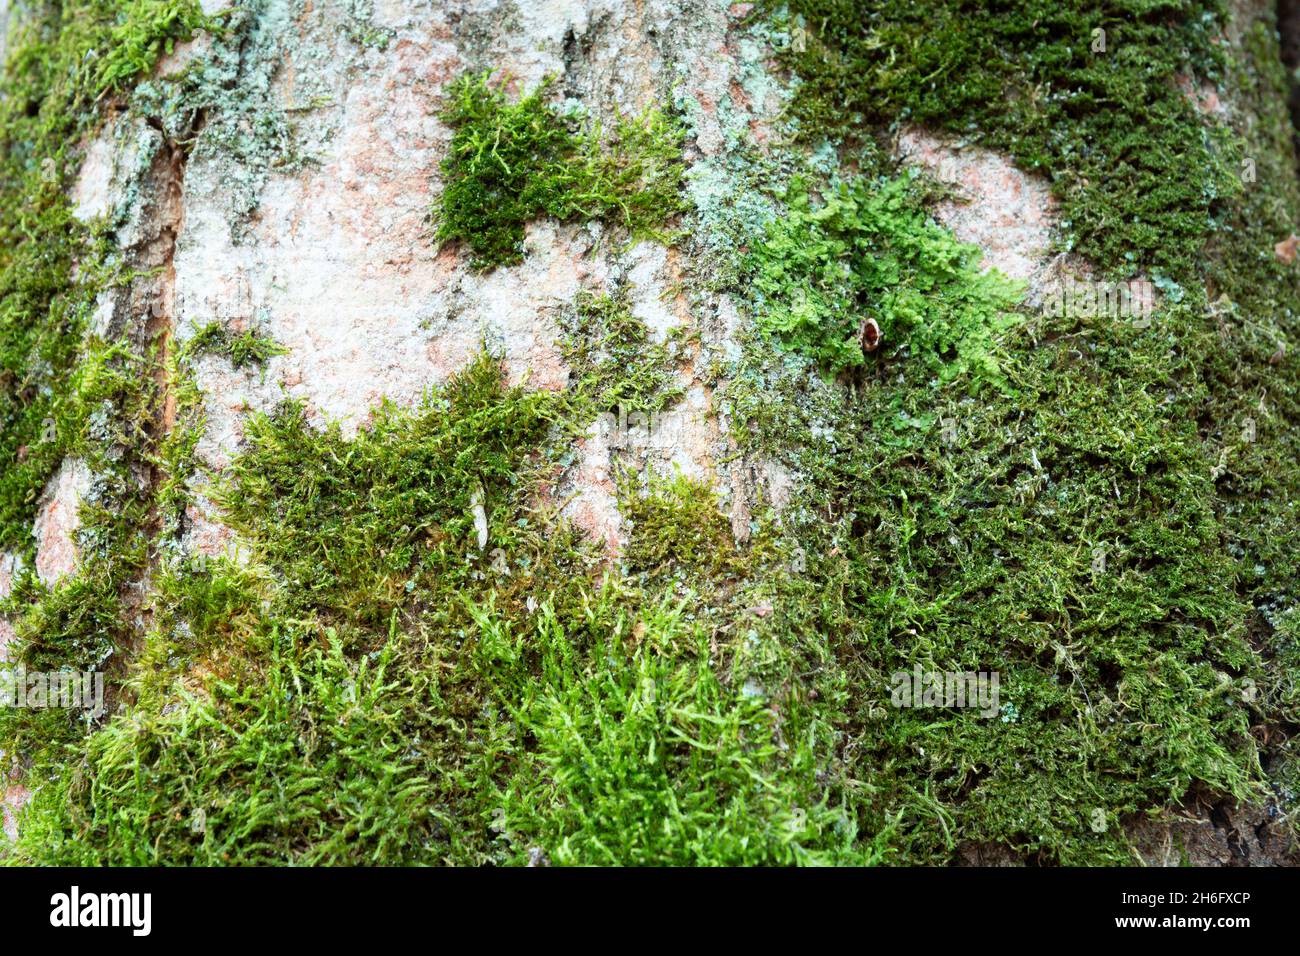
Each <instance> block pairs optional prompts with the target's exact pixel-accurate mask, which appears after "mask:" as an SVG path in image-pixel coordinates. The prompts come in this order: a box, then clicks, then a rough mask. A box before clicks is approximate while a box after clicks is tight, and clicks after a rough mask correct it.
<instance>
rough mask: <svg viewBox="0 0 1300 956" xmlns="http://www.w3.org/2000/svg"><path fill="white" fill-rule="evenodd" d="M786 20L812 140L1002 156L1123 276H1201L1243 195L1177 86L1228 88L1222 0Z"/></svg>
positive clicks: (928, 3) (800, 110) (983, 7)
mask: <svg viewBox="0 0 1300 956" xmlns="http://www.w3.org/2000/svg"><path fill="white" fill-rule="evenodd" d="M766 6H767V7H768V8H769V9H772V8H777V6H778V5H777V4H776V3H769V4H767V5H766ZM780 7H781V8H783V9H787V10H788V14H789V19H788V20H784V19H783V22H784V23H787V24H788V25H789V26H790V28H791V33H792V35H793V36H795V37H797V38H798V40H799V41H801V42H791V43H790V44H789V45H788V47H787V49H786V52H785V62H786V63H787V65H788V66H789V67H790V69H792V70H793V71H794V72H795V73H796V74H797V75H798V77H799V79H800V81H801V83H800V85H799V88H798V90H797V91H796V94H795V102H794V105H793V109H792V113H793V116H794V117H796V118H797V120H798V122H799V124H800V127H801V131H802V133H803V134H804V135H805V136H807V137H808V138H810V139H813V140H815V139H816V138H818V137H820V136H823V135H831V136H835V137H848V138H850V139H853V138H857V137H861V136H862V135H863V134H864V131H866V130H869V129H871V128H873V127H881V126H888V125H891V124H898V123H913V124H921V125H931V126H935V127H938V128H941V129H946V130H950V131H951V132H953V133H956V134H958V135H960V136H962V137H965V138H967V139H976V140H979V141H981V142H983V143H984V144H986V145H988V146H992V147H994V148H998V149H1002V150H1005V151H1007V152H1008V153H1009V154H1010V155H1011V157H1012V158H1013V159H1014V160H1015V161H1016V163H1017V165H1019V166H1020V167H1022V168H1023V169H1026V170H1030V171H1033V172H1040V173H1042V174H1044V175H1046V176H1047V177H1048V178H1049V179H1050V180H1051V182H1052V187H1053V190H1054V191H1055V192H1056V194H1057V195H1058V196H1059V197H1060V198H1061V200H1062V207H1061V217H1062V220H1063V223H1064V224H1065V225H1066V227H1067V230H1068V235H1069V237H1070V243H1071V245H1072V248H1073V250H1074V251H1076V252H1078V253H1080V254H1081V255H1083V256H1084V257H1086V258H1088V259H1090V260H1092V261H1093V262H1094V263H1096V264H1097V265H1098V266H1100V267H1102V268H1105V269H1107V270H1109V271H1112V272H1114V273H1116V274H1120V275H1122V276H1125V277H1127V276H1128V275H1131V274H1133V273H1134V272H1136V271H1138V270H1140V269H1154V270H1158V271H1160V272H1163V273H1165V274H1166V275H1169V276H1171V277H1173V278H1176V279H1180V280H1181V279H1184V278H1187V277H1189V276H1190V275H1192V274H1194V273H1195V272H1196V270H1197V268H1198V262H1199V260H1198V255H1199V252H1200V250H1201V248H1202V247H1203V245H1204V243H1205V236H1206V232H1207V228H1208V226H1209V224H1210V220H1211V214H1212V212H1213V210H1214V208H1215V205H1216V202H1217V201H1218V200H1220V199H1222V198H1224V197H1226V196H1231V195H1233V194H1234V193H1235V192H1237V191H1239V189H1240V184H1239V183H1238V181H1237V179H1236V169H1237V163H1238V160H1239V156H1238V154H1237V152H1236V151H1235V150H1234V149H1232V148H1231V147H1230V144H1229V143H1228V141H1227V139H1226V138H1225V137H1223V136H1222V135H1220V134H1218V133H1215V132H1214V131H1213V130H1211V129H1209V128H1207V126H1206V125H1205V124H1203V123H1202V121H1201V119H1200V118H1199V117H1198V116H1197V114H1196V111H1195V108H1194V107H1193V106H1192V104H1191V102H1190V101H1189V99H1188V97H1186V96H1185V95H1184V94H1183V92H1182V91H1181V90H1180V89H1179V87H1178V84H1177V82H1176V78H1177V77H1178V76H1179V75H1182V76H1184V77H1193V78H1203V79H1207V80H1209V81H1212V82H1213V81H1218V80H1220V79H1221V78H1222V76H1223V71H1224V62H1225V58H1224V54H1223V49H1222V47H1221V46H1220V45H1219V44H1218V43H1217V42H1216V38H1217V36H1218V34H1219V33H1220V31H1221V29H1222V23H1223V19H1224V7H1223V4H1222V3H1221V2H1218V0H1209V2H1197V0H1072V2H1069V3H1061V2H1059V0H1014V2H1011V3H1005V4H999V5H997V6H990V5H988V4H980V3H953V2H950V0H922V2H917V3H906V4H900V3H896V2H892V0H792V2H790V3H788V4H781V5H780ZM784 16H785V15H784V14H782V17H784ZM1099 30H1100V31H1104V44H1105V49H1104V51H1103V50H1101V49H1100V44H1099V41H1101V40H1102V36H1101V34H1098V33H1096V32H1095V31H1099ZM1094 47H1098V49H1096V50H1094Z"/></svg>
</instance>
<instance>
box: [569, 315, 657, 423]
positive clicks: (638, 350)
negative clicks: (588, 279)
mask: <svg viewBox="0 0 1300 956" xmlns="http://www.w3.org/2000/svg"><path fill="white" fill-rule="evenodd" d="M563 331H564V333H565V337H564V341H563V343H562V348H563V353H564V360H565V363H566V364H567V365H568V366H569V370H570V379H571V381H572V382H573V383H574V384H573V386H572V387H573V390H574V392H575V393H576V394H575V396H574V398H575V399H577V400H579V401H586V402H589V403H590V405H591V406H592V407H593V408H594V409H596V410H597V411H598V412H608V413H611V414H617V413H618V412H619V411H620V410H622V411H623V412H627V413H631V412H656V411H660V410H662V409H664V408H667V407H668V406H670V405H672V404H673V403H674V402H675V401H676V400H677V399H678V398H679V397H680V396H681V386H680V385H679V384H678V383H677V375H676V370H675V366H676V363H677V360H678V351H679V350H678V346H679V345H680V344H681V343H680V342H679V341H678V340H677V339H676V338H670V339H669V340H668V341H667V342H663V343H657V342H653V341H652V340H651V337H650V330H649V329H648V328H646V324H645V323H644V322H643V321H641V320H640V319H639V318H637V317H636V316H635V315H633V314H632V310H631V308H630V306H629V305H628V302H627V295H626V292H625V291H622V290H620V291H619V292H618V293H616V294H615V295H613V296H609V295H594V294H592V293H589V292H581V293H579V294H578V298H577V300H576V302H575V303H574V307H573V311H572V312H571V313H569V314H568V315H566V316H565V319H564V322H563Z"/></svg>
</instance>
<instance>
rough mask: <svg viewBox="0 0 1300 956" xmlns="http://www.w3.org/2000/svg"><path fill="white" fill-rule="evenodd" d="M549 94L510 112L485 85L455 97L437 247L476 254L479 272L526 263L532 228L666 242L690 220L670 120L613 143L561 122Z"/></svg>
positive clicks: (478, 79)
mask: <svg viewBox="0 0 1300 956" xmlns="http://www.w3.org/2000/svg"><path fill="white" fill-rule="evenodd" d="M548 93H549V89H548V86H547V85H546V84H543V85H542V86H540V87H539V88H537V89H535V90H533V91H532V92H531V93H529V94H527V95H526V96H523V97H522V98H520V99H519V100H518V102H515V103H511V102H510V100H509V98H508V97H507V95H506V93H505V91H504V90H502V89H500V88H497V87H494V86H492V85H490V84H489V82H488V77H487V76H469V77H463V78H462V79H461V80H459V81H458V82H457V83H456V84H455V85H454V86H453V87H452V89H451V91H450V97H451V104H450V106H449V107H448V108H447V110H446V111H445V113H444V114H443V120H444V122H446V123H447V124H448V125H449V126H451V127H452V128H453V129H454V130H455V135H454V136H453V137H452V142H451V150H450V152H449V154H448V156H447V158H446V159H445V160H444V161H443V166H442V171H443V176H444V178H445V186H444V187H443V192H442V199H441V206H440V210H439V212H438V216H437V222H438V228H437V238H438V240H439V241H440V242H446V241H452V240H460V241H463V242H465V243H466V244H468V245H469V247H470V249H471V250H472V251H473V253H474V257H475V263H476V264H477V265H478V266H480V267H483V268H488V267H491V266H497V265H504V264H508V263H513V262H519V261H520V260H521V259H522V258H523V240H524V226H525V224H526V223H528V222H529V221H530V220H532V219H536V218H538V217H540V216H553V217H555V218H556V219H560V220H563V221H568V220H606V221H609V222H613V223H617V224H618V225H620V226H622V227H623V228H624V229H626V230H627V231H628V233H629V234H630V235H632V236H634V237H645V236H662V229H663V227H664V226H665V224H666V223H667V221H668V220H669V219H671V218H672V217H673V216H675V215H677V214H678V213H680V212H682V210H683V206H682V201H681V198H680V191H681V176H682V169H683V166H682V162H681V140H682V133H681V130H680V129H679V128H678V127H677V125H676V124H675V123H674V122H673V121H672V120H671V119H669V118H668V117H666V116H665V115H663V114H662V113H660V112H658V111H655V110H651V111H649V112H647V113H645V114H644V115H642V116H640V117H637V118H627V119H620V120H619V121H618V122H617V123H616V124H615V127H614V129H613V130H611V131H609V135H608V136H606V135H604V133H603V132H602V130H601V129H600V128H599V127H597V126H595V125H592V124H582V123H581V122H580V121H579V120H578V119H577V118H570V117H565V116H563V115H561V114H560V113H559V112H557V111H556V109H555V108H554V107H552V106H550V105H549V104H548V103H547V96H548Z"/></svg>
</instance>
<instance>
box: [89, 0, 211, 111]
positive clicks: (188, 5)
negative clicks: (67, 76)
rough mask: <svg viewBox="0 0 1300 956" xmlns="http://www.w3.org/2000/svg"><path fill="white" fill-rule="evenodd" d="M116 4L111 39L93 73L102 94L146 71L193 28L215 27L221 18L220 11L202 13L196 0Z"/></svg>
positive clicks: (189, 35)
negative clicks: (211, 14)
mask: <svg viewBox="0 0 1300 956" xmlns="http://www.w3.org/2000/svg"><path fill="white" fill-rule="evenodd" d="M118 6H119V8H120V9H119V10H118V13H117V19H116V24H115V25H114V27H113V30H112V34H111V43H110V46H109V47H108V52H107V54H106V55H105V56H104V58H103V59H102V60H101V61H100V63H99V70H98V73H97V75H96V77H95V83H96V85H97V87H98V91H99V92H100V93H101V94H102V93H104V92H105V91H107V90H109V89H116V88H120V87H121V86H122V85H123V84H125V83H126V82H128V81H130V80H133V79H136V78H137V77H140V76H143V75H144V74H147V73H148V72H149V71H150V70H152V69H153V66H154V64H155V63H157V62H158V60H159V59H160V58H161V57H163V56H164V55H170V54H171V52H172V51H173V50H174V49H175V47H176V41H177V40H181V41H185V40H190V39H192V38H193V36H194V31H195V30H199V29H204V30H211V29H214V28H215V27H217V26H218V25H219V23H220V20H221V15H218V16H216V17H208V16H205V15H204V14H203V11H202V10H201V9H200V8H199V5H198V4H197V3H196V2H195V0H128V2H127V3H124V4H119V5H118Z"/></svg>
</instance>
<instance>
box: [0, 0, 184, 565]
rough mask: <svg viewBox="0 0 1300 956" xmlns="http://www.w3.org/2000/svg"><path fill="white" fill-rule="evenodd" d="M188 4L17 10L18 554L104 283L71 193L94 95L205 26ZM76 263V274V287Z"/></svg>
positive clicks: (3, 115) (8, 374)
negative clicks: (87, 324) (88, 321)
mask: <svg viewBox="0 0 1300 956" xmlns="http://www.w3.org/2000/svg"><path fill="white" fill-rule="evenodd" d="M206 22H207V21H206V20H205V19H204V18H203V17H202V16H201V15H200V13H199V11H198V6H197V4H195V3H193V2H176V0H166V2H157V0H150V2H142V0H137V2H134V3H132V4H129V5H127V6H126V7H125V8H123V7H122V6H121V5H120V4H116V3H111V2H107V0H76V2H71V0H68V2H62V3H47V4H40V5H38V6H34V7H31V8H30V9H28V8H24V9H20V10H16V11H15V15H14V18H13V27H12V32H11V36H10V38H9V40H8V43H7V48H6V56H5V64H4V76H3V80H0V84H2V85H3V95H2V96H0V302H2V303H3V304H2V305H0V543H3V545H4V546H6V547H9V548H16V549H18V550H25V548H26V547H27V539H28V537H29V533H30V529H31V521H32V517H33V514H34V512H35V508H36V502H37V499H38V497H39V495H40V491H41V489H42V488H43V486H44V485H45V483H46V481H47V480H48V479H49V477H50V476H51V475H52V474H53V472H54V470H55V469H56V468H57V467H58V465H59V462H60V461H62V459H63V457H64V456H65V455H66V454H67V453H68V452H69V451H70V450H71V448H72V445H73V436H72V434H71V432H72V431H74V430H76V429H77V428H79V427H80V425H79V423H78V422H77V421H76V419H75V410H74V409H72V408H71V407H69V402H68V399H67V397H66V393H67V382H68V380H69V378H70V376H71V375H72V374H73V369H74V367H75V365H76V362H77V350H78V346H79V345H80V343H81V336H82V330H83V327H84V324H85V320H86V317H87V315H88V314H89V312H90V309H91V307H92V304H93V301H94V296H95V294H96V292H97V291H98V290H99V289H100V288H102V287H103V286H104V285H105V284H106V282H107V281H108V275H107V274H106V271H105V270H104V269H103V268H101V266H100V264H101V262H102V258H103V255H104V250H103V247H102V246H101V245H99V244H97V243H95V242H94V241H93V237H92V235H91V234H90V232H89V231H88V230H87V229H86V228H85V227H83V226H82V224H81V223H80V222H78V221H77V219H76V218H75V217H74V216H73V215H72V209H71V206H70V203H69V200H68V198H67V188H68V187H69V185H70V182H71V176H72V175H73V173H74V172H75V169H76V163H77V158H78V157H77V155H76V152H75V146H76V143H77V141H78V138H79V137H80V136H81V135H82V134H83V133H85V132H87V131H88V130H89V129H90V128H91V127H92V126H93V124H94V121H95V118H96V116H97V108H96V105H95V101H96V98H97V97H98V96H100V94H101V93H102V92H103V91H104V90H105V89H106V88H107V87H108V86H110V85H111V86H112V87H113V88H114V89H116V88H120V87H121V86H123V85H124V84H125V83H126V82H127V81H128V80H129V79H131V78H133V77H134V76H136V75H138V74H139V73H141V72H143V71H145V70H147V69H148V67H149V66H150V65H151V64H152V63H153V62H154V60H156V58H157V57H158V56H159V55H160V54H161V53H162V52H163V51H164V50H165V49H166V48H167V45H168V44H169V43H170V42H171V41H172V40H173V39H175V38H179V37H185V36H188V35H189V33H190V31H191V30H192V29H193V28H195V27H197V26H199V25H203V24H206ZM74 263H75V264H76V271H77V274H78V276H79V277H78V278H76V279H74V277H73V276H74Z"/></svg>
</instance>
